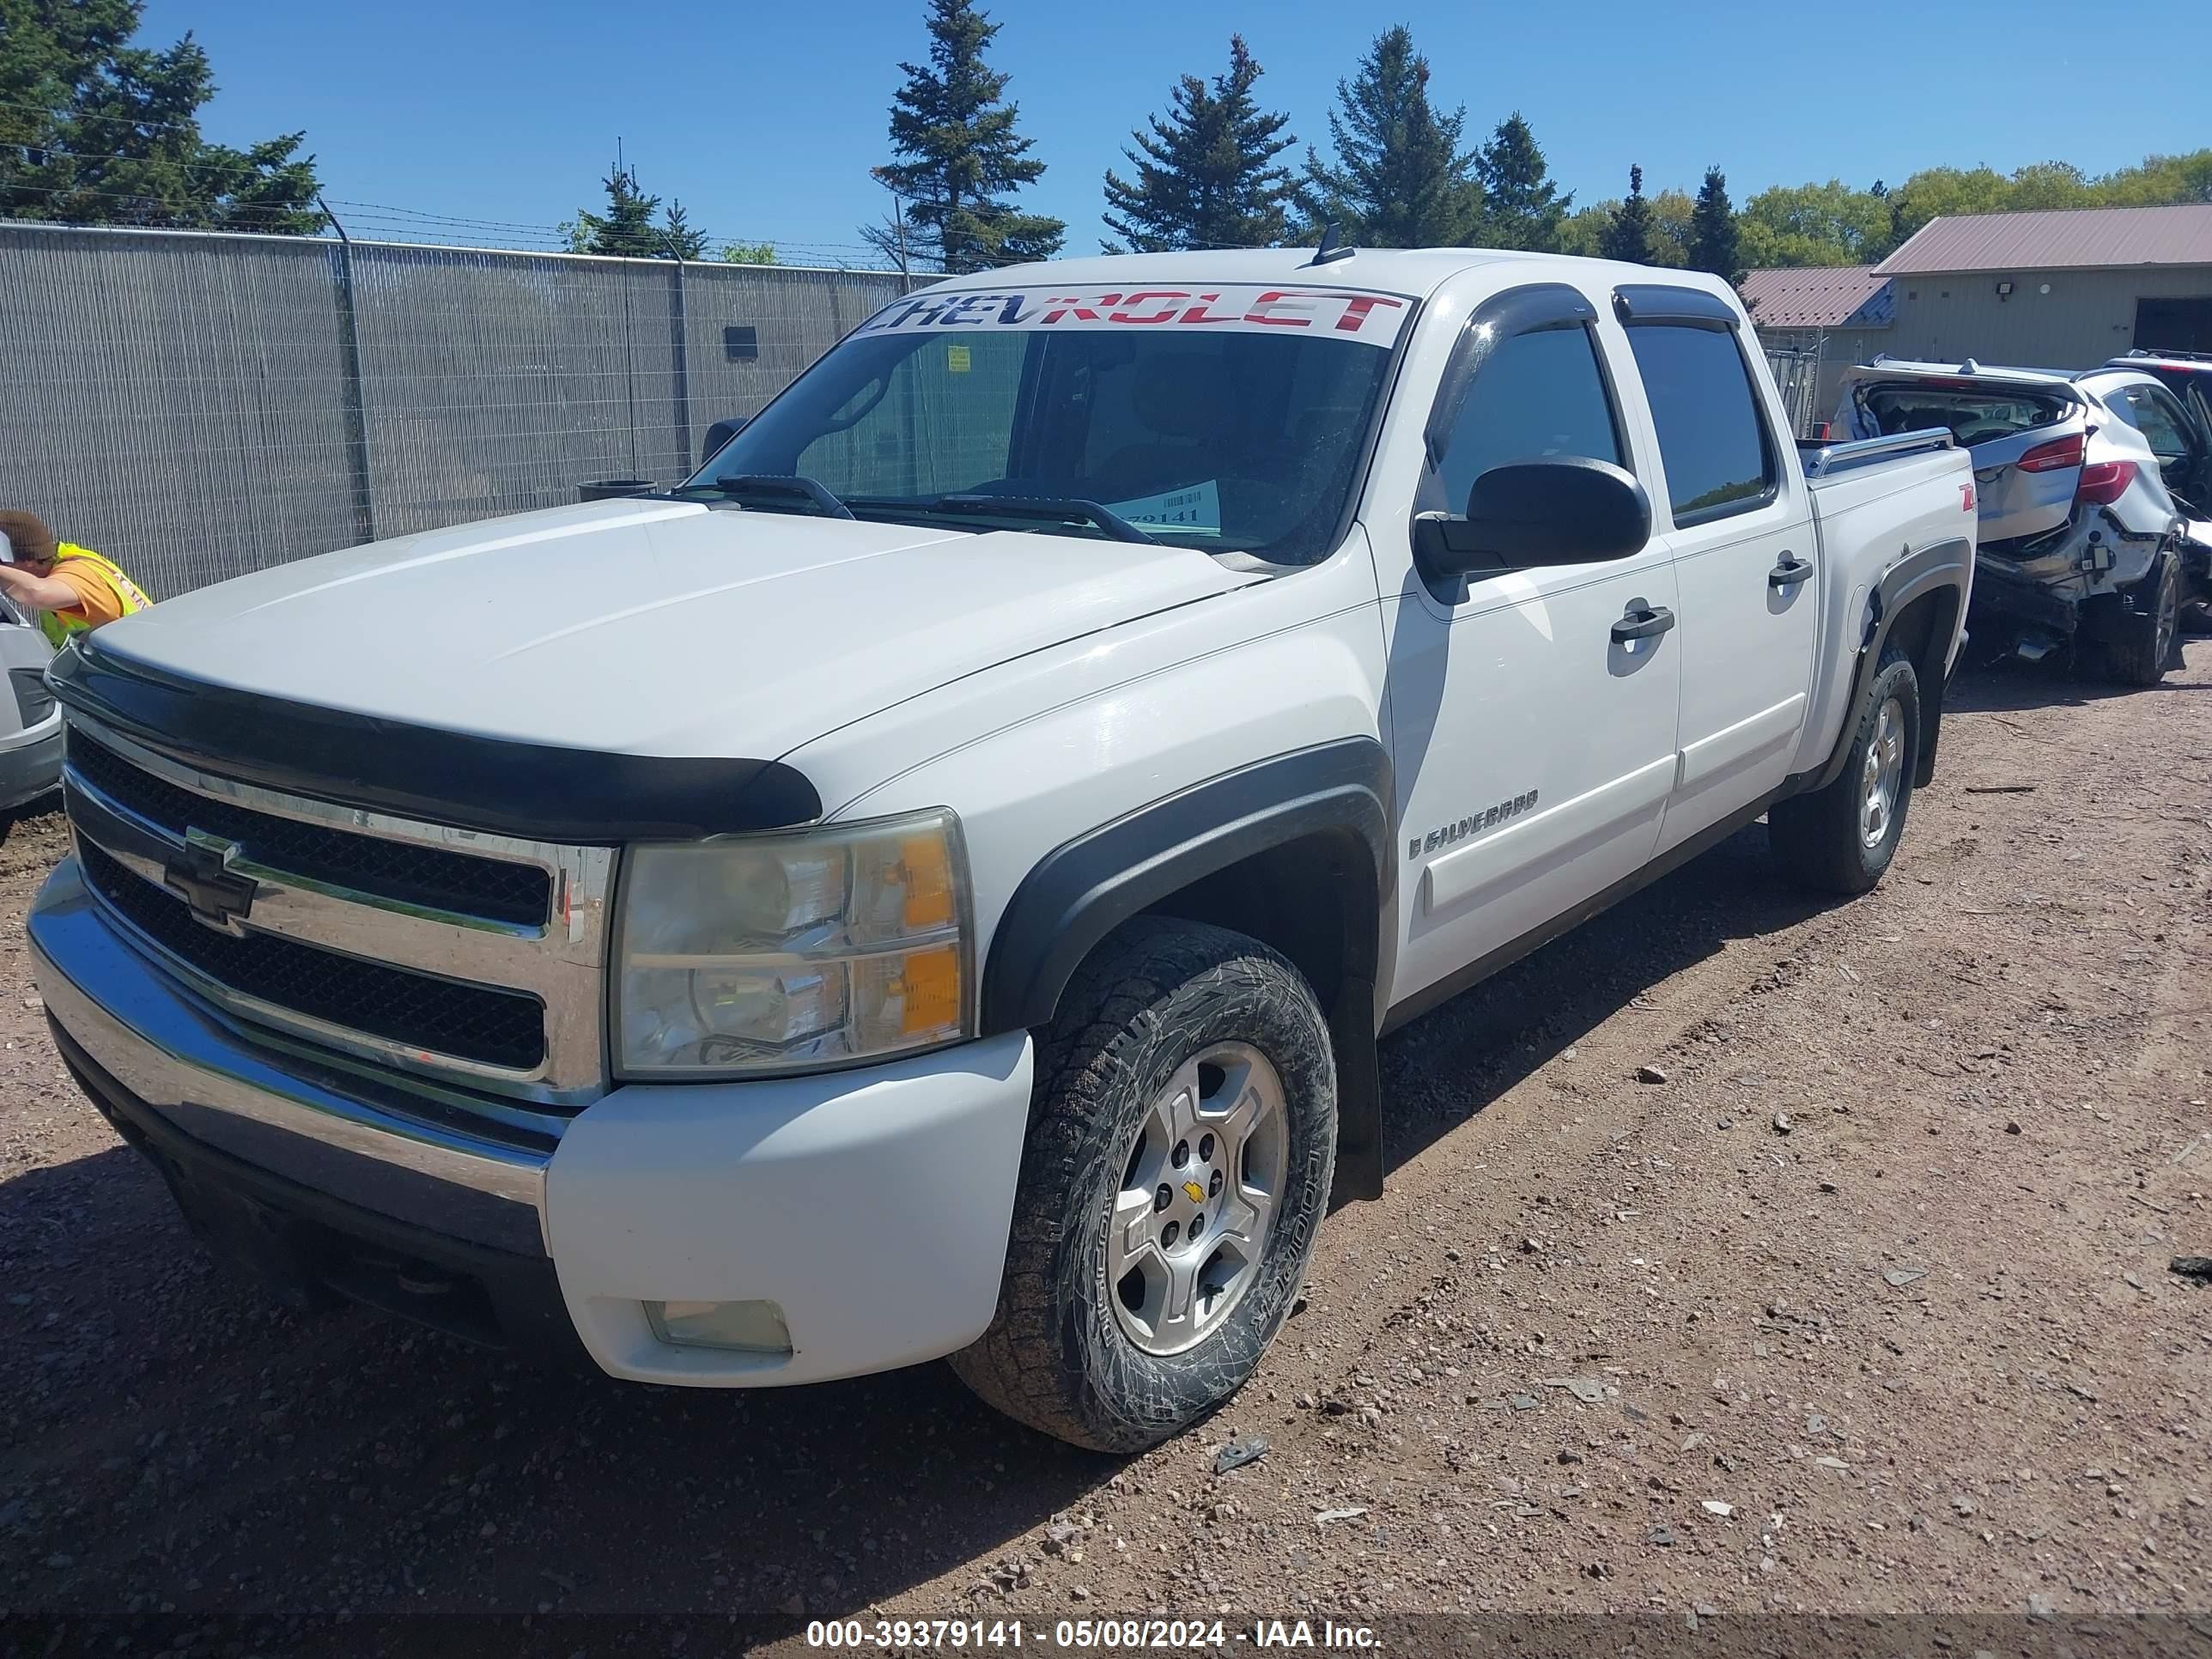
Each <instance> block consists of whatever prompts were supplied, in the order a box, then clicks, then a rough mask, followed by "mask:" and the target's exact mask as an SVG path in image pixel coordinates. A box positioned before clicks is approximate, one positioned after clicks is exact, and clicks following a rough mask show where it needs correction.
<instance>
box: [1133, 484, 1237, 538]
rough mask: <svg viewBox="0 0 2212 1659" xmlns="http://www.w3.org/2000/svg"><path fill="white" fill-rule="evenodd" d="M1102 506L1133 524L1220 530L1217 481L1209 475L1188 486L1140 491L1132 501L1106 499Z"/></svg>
mask: <svg viewBox="0 0 2212 1659" xmlns="http://www.w3.org/2000/svg"><path fill="white" fill-rule="evenodd" d="M1106 507H1107V510H1108V511H1109V512H1111V513H1115V515H1116V516H1117V517H1120V518H1124V519H1127V520H1128V521H1129V522H1130V523H1131V524H1133V525H1142V526H1151V527H1152V528H1155V529H1162V530H1179V531H1182V532H1184V533H1185V534H1186V535H1192V536H1218V535H1219V534H1220V533H1221V485H1220V483H1218V481H1217V480H1215V479H1212V478H1208V479H1207V480H1206V482H1205V483H1195V484H1192V485H1190V486H1189V487H1188V489H1170V490H1168V491H1166V492H1165V493H1164V494H1162V495H1140V496H1139V497H1138V498H1137V499H1136V500H1135V501H1109V502H1107V503H1106Z"/></svg>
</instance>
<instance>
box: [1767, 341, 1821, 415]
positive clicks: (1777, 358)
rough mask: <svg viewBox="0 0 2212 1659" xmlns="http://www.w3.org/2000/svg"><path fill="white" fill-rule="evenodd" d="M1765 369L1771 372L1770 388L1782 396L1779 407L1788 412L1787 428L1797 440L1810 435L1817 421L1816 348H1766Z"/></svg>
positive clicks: (1818, 365) (1817, 379)
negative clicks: (1771, 384) (1772, 386)
mask: <svg viewBox="0 0 2212 1659" xmlns="http://www.w3.org/2000/svg"><path fill="white" fill-rule="evenodd" d="M1766 366H1767V368H1769V369H1770V370H1771V371H1772V372H1773V374H1774V385H1775V387H1776V389H1777V390H1778V391H1779V392H1781V393H1782V406H1783V407H1784V409H1786V410H1789V411H1790V431H1791V432H1792V433H1794V434H1795V435H1797V436H1798V437H1800V438H1809V437H1811V436H1812V435H1813V423H1814V421H1815V420H1817V419H1818V418H1819V410H1818V405H1817V402H1816V399H1817V397H1818V394H1819V392H1820V350H1819V349H1818V348H1817V347H1815V348H1809V349H1802V350H1801V349H1796V348H1795V347H1790V346H1777V345H1769V346H1768V347H1767V348H1766Z"/></svg>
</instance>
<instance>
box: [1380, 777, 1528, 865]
mask: <svg viewBox="0 0 2212 1659" xmlns="http://www.w3.org/2000/svg"><path fill="white" fill-rule="evenodd" d="M1535 805H1536V792H1535V791H1534V789H1531V790H1529V791H1528V793H1526V794H1523V795H1516V796H1514V797H1513V799H1511V800H1502V801H1500V802H1498V805H1495V806H1486V807H1485V808H1484V809H1483V810H1482V811H1480V812H1471V813H1469V814H1468V816H1467V817H1463V818H1462V819H1460V820H1459V821H1458V822H1457V823H1448V824H1446V825H1444V827H1443V829H1431V830H1430V831H1429V833H1428V834H1427V835H1425V836H1413V838H1412V839H1411V840H1410V841H1408V842H1407V843H1406V856H1407V858H1409V859H1417V858H1420V857H1422V856H1423V855H1425V854H1430V853H1434V852H1437V851H1439V850H1441V849H1442V848H1446V847H1450V846H1452V845H1454V844H1455V843H1456V842H1462V841H1465V840H1466V839H1467V838H1468V836H1479V835H1480V834H1481V833H1482V832H1483V831H1484V830H1486V829H1496V828H1498V825H1499V824H1501V823H1511V822H1512V821H1513V820H1514V819H1515V818H1517V817H1520V816H1521V815H1522V813H1523V812H1526V811H1530V810H1531V809H1533V808H1534V806H1535Z"/></svg>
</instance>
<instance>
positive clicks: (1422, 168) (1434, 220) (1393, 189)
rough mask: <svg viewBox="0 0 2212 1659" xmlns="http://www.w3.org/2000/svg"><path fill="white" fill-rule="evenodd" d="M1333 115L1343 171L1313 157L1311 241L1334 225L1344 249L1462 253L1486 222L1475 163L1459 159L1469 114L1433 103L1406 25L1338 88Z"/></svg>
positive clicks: (1306, 210) (1306, 196) (1307, 205)
mask: <svg viewBox="0 0 2212 1659" xmlns="http://www.w3.org/2000/svg"><path fill="white" fill-rule="evenodd" d="M1336 101H1337V108H1335V109H1334V110H1332V111H1331V112H1329V118H1328V132H1329V138H1330V141H1331V143H1333V144H1334V147H1335V150H1336V161H1335V162H1334V165H1324V164H1323V162H1322V160H1321V158H1320V156H1318V155H1316V154H1315V153H1314V152H1313V151H1312V150H1311V149H1308V150H1307V151H1306V165H1305V178H1304V181H1303V183H1302V184H1301V185H1300V186H1299V189H1298V209H1299V211H1300V212H1301V213H1303V214H1304V216H1305V218H1306V225H1305V227H1304V234H1306V235H1308V236H1309V237H1311V236H1315V235H1317V234H1319V232H1320V229H1321V227H1322V225H1323V224H1324V223H1325V222H1328V221H1329V220H1332V219H1334V220H1335V221H1336V222H1338V224H1339V225H1340V226H1341V227H1342V229H1343V234H1344V237H1345V240H1347V241H1352V242H1356V243H1358V244H1360V245H1361V246H1367V247H1456V246H1467V245H1468V244H1470V243H1471V242H1473V241H1474V237H1475V234H1476V233H1477V232H1478V230H1479V229H1480V227H1481V222H1482V185H1480V183H1479V182H1477V180H1476V179H1475V177H1474V160H1475V158H1474V155H1473V154H1472V153H1468V154H1462V152H1461V150H1460V147H1459V146H1460V134H1461V131H1462V129H1463V128H1464V127H1465V125H1466V124H1467V112H1466V110H1464V109H1456V110H1454V111H1453V112H1451V113H1450V114H1449V115H1438V114H1437V112H1436V111H1435V110H1434V109H1433V108H1431V106H1430V104H1429V60H1428V59H1427V58H1424V57H1422V56H1421V55H1420V54H1419V53H1418V52H1415V51H1414V50H1413V34H1412V33H1411V32H1410V31H1408V30H1407V28H1405V27H1403V26H1402V25H1401V26H1399V27H1395V28H1392V29H1389V30H1386V31H1385V32H1384V33H1382V34H1379V35H1377V36H1376V38H1375V43H1374V45H1373V46H1370V47H1369V48H1368V52H1367V56H1366V57H1365V58H1362V59H1361V60H1360V64H1359V71H1358V74H1356V75H1355V76H1352V79H1351V80H1350V81H1348V82H1346V81H1339V82H1337V83H1336Z"/></svg>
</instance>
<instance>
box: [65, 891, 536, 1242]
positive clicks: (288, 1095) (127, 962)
mask: <svg viewBox="0 0 2212 1659" xmlns="http://www.w3.org/2000/svg"><path fill="white" fill-rule="evenodd" d="M27 931H28V933H29V935H30V941H31V953H32V957H33V972H34V975H35V977H36V979H37V981H38V986H39V991H40V994H41V995H42V996H43V997H44V998H45V999H46V1008H47V1011H48V1012H49V1013H50V1014H52V1017H53V1018H55V1019H56V1020H57V1021H58V1022H59V1023H60V1024H61V1026H62V1028H63V1029H64V1030H66V1031H67V1032H68V1033H69V1035H70V1037H71V1038H72V1039H73V1040H74V1041H75V1042H76V1043H77V1044H78V1046H79V1047H81V1048H82V1049H83V1050H84V1052H85V1053H86V1054H88V1056H90V1058H91V1059H92V1060H94V1062H95V1063H97V1064H98V1065H99V1066H100V1067H101V1068H102V1069H103V1070H104V1071H106V1073H108V1074H109V1075H110V1076H111V1077H112V1078H113V1079H115V1080H116V1081H117V1082H118V1083H119V1084H120V1085H123V1086H124V1087H125V1088H126V1089H128V1090H130V1091H131V1093H132V1094H134V1095H136V1096H137V1097H138V1098H139V1099H140V1100H142V1101H143V1102H144V1103H146V1104H147V1105H148V1106H149V1107H151V1108H153V1109H155V1110H156V1111H158V1112H159V1113H160V1114H161V1115H162V1116H163V1117H164V1118H166V1119H167V1120H169V1121H171V1122H172V1123H173V1124H174V1125H175V1127H177V1128H178V1129H179V1130H180V1131H181V1132H183V1133H185V1134H188V1135H191V1137H193V1138H194V1139H197V1140H199V1141H201V1142H203V1143H204V1144H206V1145H208V1146H212V1147H214V1148H216V1150H217V1151H220V1152H228V1153H229V1154H231V1155H232V1156H234V1157H236V1158H242V1159H244V1160H245V1161H246V1162H248V1163H250V1164H255V1165H257V1166H258V1167H260V1168H262V1169H264V1170H269V1171H270V1173H272V1174H275V1175H277V1176H283V1177H284V1178H286V1179H288V1180H291V1181H295V1182H299V1183H300V1184H301V1185H303V1186H307V1187H310V1188H315V1189H316V1190H318V1191H321V1192H325V1193H328V1194H331V1196H333V1197H336V1198H340V1199H343V1200H347V1201H349V1202H351V1203H354V1204H358V1205H361V1206H363V1207H365V1208H368V1209H373V1210H375V1211H378V1212H380V1213H382V1214H386V1215H389V1216H392V1217H394V1218H397V1219H398V1220H402V1221H406V1222H411V1223H413V1224H415V1225H420V1226H423V1227H427V1228H429V1229H431V1230H432V1231H436V1232H441V1233H445V1234H447V1235H448V1236H450V1237H458V1238H465V1239H470V1240H472V1241H474V1242H476V1243H483V1244H489V1245H493V1246H495V1247H497V1248H501V1249H524V1250H527V1251H530V1252H531V1253H533V1254H542V1253H544V1250H545V1249H546V1242H545V1231H544V1203H545V1170H546V1165H547V1164H549V1163H550V1161H551V1153H550V1151H548V1150H543V1149H541V1148H540V1147H538V1146H523V1145H515V1144H508V1143H504V1142H501V1141H499V1140H495V1139H489V1138H487V1137H486V1136H484V1135H482V1134H478V1133H470V1132H469V1131H468V1130H467V1129H466V1128H465V1127H461V1126H459V1125H456V1124H450V1123H443V1122H438V1121H432V1119H431V1118H430V1117H428V1116H422V1117H417V1116H414V1115H409V1114H408V1113H406V1112H404V1111H403V1110H400V1109H398V1107H397V1105H396V1103H386V1102H384V1101H380V1100H376V1099H373V1098H367V1097H368V1096H370V1095H378V1094H380V1095H389V1096H392V1097H395V1098H396V1097H399V1091H398V1090H396V1089H392V1090H385V1089H374V1090H372V1089H368V1088H362V1089H360V1090H358V1091H356V1090H355V1089H353V1088H349V1087H345V1086H342V1084H343V1080H342V1079H341V1078H340V1077H339V1076H338V1075H337V1074H336V1073H331V1074H328V1075H318V1074H316V1073H313V1071H310V1070H307V1069H304V1068H301V1067H300V1066H296V1065H291V1064H289V1063H288V1066H287V1069H285V1070H282V1071H280V1070H278V1069H277V1068H276V1066H275V1065H273V1064H271V1063H270V1059H269V1058H268V1057H265V1056H264V1055H262V1054H259V1053H258V1052H257V1051H256V1050H255V1049H254V1048H252V1047H251V1046H250V1045H248V1044H247V1043H246V1042H244V1041H242V1040H241V1039H240V1037H238V1036H236V1035H234V1033H233V1032H231V1031H230V1030H227V1029H226V1028H225V1027H224V1025H223V1024H222V1023H221V1022H220V1020H219V1018H217V1017H216V1013H215V1011H213V1010H212V1009H210V1008H209V1007H208V1006H206V1005H204V1004H202V1003H200V1002H199V1001H198V1000H197V999H196V998H193V997H192V996H191V994H189V993H188V992H186V991H185V989H184V988H183V987H180V986H179V985H178V984H177V983H176V982H175V981H173V980H172V979H170V978H169V977H168V976H167V975H164V974H163V973H161V970H160V969H157V968H155V966H154V965H153V964H152V963H149V961H148V960H147V959H146V958H145V957H143V956H142V955H141V954H140V953H139V952H138V951H137V950H135V949H134V948H133V947H132V946H131V945H129V944H128V943H126V942H125V940H124V939H122V938H121V937H120V936H119V935H118V933H116V931H115V930H114V928H113V927H112V926H111V925H110V924H109V923H108V921H107V920H106V916H105V914H104V912H102V911H101V910H100V908H98V907H97V905H96V903H95V901H94V896H93V895H92V893H91V891H90V890H89V889H88V888H87V887H86V885H85V884H84V880H83V878H82V875H81V874H80V873H79V872H78V870H77V866H76V861H75V860H68V861H65V862H64V864H63V865H62V866H60V867H59V868H58V870H56V871H55V872H54V873H53V875H52V876H51V877H50V878H48V879H47V882H46V886H45V888H44V889H43V890H41V891H40V895H39V896H38V899H37V901H36V902H35V903H34V904H33V906H32V908H31V914H30V917H29V920H28V924H27ZM90 987H98V994H97V995H95V994H94V991H93V989H92V988H90ZM424 1105H425V1109H426V1110H427V1111H432V1112H435V1110H436V1108H435V1105H434V1104H433V1103H428V1102H425V1103H424Z"/></svg>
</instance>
